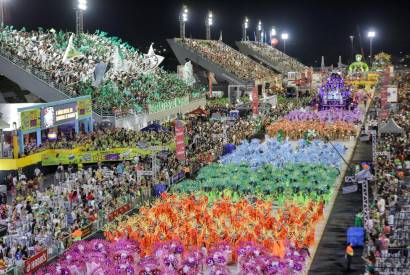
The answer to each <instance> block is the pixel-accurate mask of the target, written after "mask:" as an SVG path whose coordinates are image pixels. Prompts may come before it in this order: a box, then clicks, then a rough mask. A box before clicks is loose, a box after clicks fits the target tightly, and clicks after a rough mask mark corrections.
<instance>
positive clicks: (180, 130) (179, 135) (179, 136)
mask: <svg viewBox="0 0 410 275" xmlns="http://www.w3.org/2000/svg"><path fill="white" fill-rule="evenodd" d="M175 139H176V140H175V141H176V157H177V159H178V160H185V125H184V123H183V122H182V121H180V120H176V121H175Z"/></svg>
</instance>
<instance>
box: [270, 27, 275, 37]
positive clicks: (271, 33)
mask: <svg viewBox="0 0 410 275" xmlns="http://www.w3.org/2000/svg"><path fill="white" fill-rule="evenodd" d="M274 36H276V28H275V27H272V29H271V30H270V37H271V38H272V37H274Z"/></svg>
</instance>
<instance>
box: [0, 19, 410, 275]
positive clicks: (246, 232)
mask: <svg viewBox="0 0 410 275" xmlns="http://www.w3.org/2000/svg"><path fill="white" fill-rule="evenodd" d="M0 41H1V46H0V54H1V55H2V56H3V57H5V58H8V59H10V60H11V61H12V62H15V64H18V65H19V66H24V69H25V70H27V72H30V73H31V74H33V75H36V76H37V77H39V78H41V79H43V80H44V81H47V82H48V83H49V85H53V86H54V87H56V88H58V90H60V91H62V92H64V93H66V94H67V95H68V96H69V97H72V98H73V99H74V101H73V102H72V101H67V100H63V101H61V102H48V103H41V104H40V105H37V106H39V107H38V108H37V109H35V108H36V106H35V105H33V106H30V107H24V108H18V114H19V116H20V117H19V119H20V122H19V123H16V124H15V126H14V128H13V129H11V130H5V131H4V132H3V131H1V132H0V135H1V137H2V138H1V152H2V155H1V158H0V164H1V165H2V166H1V167H0V168H1V169H0V172H1V175H2V176H4V178H2V179H0V180H1V184H2V188H3V189H1V192H0V202H1V205H0V225H1V227H0V233H1V234H2V236H1V239H0V272H4V273H7V274H23V273H33V274H40V275H46V274H47V275H51V274H58V275H60V274H61V275H66V274H84V275H85V274H87V275H88V274H215V275H216V274H261V275H262V274H283V275H285V274H306V273H307V272H309V270H312V266H313V265H314V261H315V254H317V253H320V248H321V247H322V246H320V242H321V240H323V239H324V238H323V235H324V234H327V233H326V232H325V231H324V230H325V227H326V225H327V222H328V220H329V219H332V217H333V219H334V220H335V219H336V218H337V216H336V215H337V213H335V211H333V209H334V207H339V208H340V209H343V211H344V212H349V211H350V210H346V209H345V208H343V207H345V206H340V205H337V204H336V203H335V201H336V200H337V198H338V197H340V196H341V195H342V194H343V196H345V195H346V196H350V195H351V194H352V193H355V195H357V196H359V197H360V198H361V196H362V193H361V192H364V191H363V190H367V186H368V187H369V191H368V194H365V193H363V194H364V195H363V199H364V200H365V197H366V196H370V198H371V200H373V201H374V203H369V204H368V205H367V206H366V204H361V202H360V203H358V202H357V201H358V200H357V199H356V202H355V203H356V204H355V205H354V206H355V211H357V212H354V213H353V212H352V211H350V212H349V214H348V215H350V216H352V217H356V219H355V220H354V226H353V221H352V224H349V225H341V226H343V229H346V230H347V229H348V228H347V227H349V229H350V228H353V231H355V232H356V233H357V234H356V235H354V236H352V235H349V234H348V235H347V236H346V237H347V238H348V243H347V244H346V253H344V254H345V259H346V264H347V269H349V268H350V264H351V261H352V259H353V257H354V256H355V257H356V258H355V259H356V261H358V260H359V259H357V258H360V257H358V255H353V252H352V251H353V248H352V247H354V248H355V249H356V247H364V248H365V249H364V252H363V253H362V254H361V255H360V256H363V260H364V262H363V263H362V264H361V266H360V267H361V268H362V269H363V271H364V270H365V272H366V274H375V272H376V271H377V272H379V273H380V274H406V272H407V271H408V269H409V268H410V267H409V263H408V262H407V257H408V252H407V249H408V245H409V243H410V240H409V232H408V231H409V224H408V219H409V217H410V214H409V203H410V199H409V196H410V195H409V194H410V191H409V188H408V177H409V173H410V159H409V158H410V140H409V138H408V132H409V130H410V108H409V100H410V94H409V93H408V92H407V91H408V89H409V87H410V73H409V72H408V71H406V70H404V71H398V72H396V73H395V74H392V73H390V72H389V70H390V67H388V66H387V65H386V67H385V68H384V71H383V72H374V71H372V72H369V73H368V74H367V72H366V73H362V74H361V75H360V77H359V78H357V79H354V80H352V79H351V78H349V75H348V72H347V71H345V70H342V69H340V70H338V71H337V72H335V71H333V70H331V69H322V71H321V72H317V75H316V76H317V77H318V78H320V81H319V84H318V86H315V84H314V83H313V82H312V83H309V85H310V91H309V92H307V93H299V92H298V91H297V92H296V95H293V94H291V93H280V94H279V93H277V90H275V89H270V90H269V94H266V93H265V90H264V89H260V90H258V85H257V84H258V82H262V83H263V82H264V81H267V82H269V81H272V80H274V81H275V83H276V84H277V85H282V83H279V82H280V81H281V78H280V77H279V76H278V74H277V73H275V72H274V71H273V70H271V69H270V68H268V67H265V66H263V65H262V64H259V63H257V62H256V61H253V60H252V59H251V58H249V57H247V56H246V55H244V54H242V53H240V52H239V51H236V50H235V49H233V48H231V47H230V46H228V45H227V44H225V43H223V42H222V41H214V40H198V39H187V38H178V39H177V40H176V41H177V43H180V44H181V45H183V46H184V47H186V48H188V49H190V50H192V51H194V52H196V53H197V54H199V55H201V56H202V57H204V58H206V59H207V60H208V61H210V62H212V63H213V64H215V65H217V66H220V67H223V68H224V69H225V70H226V71H228V72H230V73H232V74H233V75H235V76H237V77H238V78H240V79H243V80H246V81H249V82H252V84H253V85H254V86H253V87H251V89H250V90H246V88H248V87H245V88H244V87H242V88H244V89H245V90H244V93H243V94H241V95H240V96H238V97H235V98H234V99H232V98H230V97H228V95H230V94H229V93H228V91H227V90H228V87H225V88H227V89H226V90H224V91H218V92H219V93H220V94H219V95H218V96H217V95H215V94H216V93H215V94H212V92H213V90H212V84H209V83H202V84H203V85H204V86H203V87H206V88H207V92H205V88H203V87H201V86H199V85H190V84H189V83H187V82H186V81H184V79H183V77H182V76H181V75H178V74H173V73H169V72H166V71H165V70H164V69H162V68H161V67H160V63H161V60H162V57H160V56H158V55H156V54H155V53H154V51H153V49H152V48H151V49H150V52H149V53H148V54H142V53H140V52H139V51H138V50H137V49H135V48H134V47H133V46H131V45H129V44H128V43H127V42H124V41H122V40H121V39H120V38H117V37H109V36H108V34H107V33H105V32H102V31H96V32H95V33H94V34H87V33H80V34H76V35H75V34H73V33H69V32H63V31H56V30H54V29H49V30H43V29H39V30H37V31H26V30H25V29H21V30H16V29H14V28H12V27H5V28H2V30H1V33H0ZM241 43H244V44H245V45H247V46H248V47H250V48H252V49H253V50H255V51H256V52H258V53H260V54H261V55H263V56H264V57H266V58H267V59H269V60H271V61H272V62H275V64H278V66H281V68H282V70H283V71H294V70H300V71H303V70H305V69H306V67H305V66H304V65H303V64H301V63H299V62H298V61H296V60H295V59H291V58H290V57H288V56H287V55H285V54H283V53H282V52H280V51H279V50H277V49H275V48H273V47H271V46H269V45H264V44H263V43H259V42H250V41H246V42H241ZM181 65H184V64H181ZM0 69H1V68H0ZM191 73H192V74H194V73H195V72H191ZM335 78H337V79H338V80H340V82H341V83H342V82H343V81H344V79H346V87H347V86H348V89H347V88H346V90H348V91H349V93H346V94H343V95H342V90H343V89H342V88H345V87H344V86H343V87H341V86H337V89H333V88H332V87H333V86H332V85H333V84H334V83H333V82H332V81H333V80H334V79H335ZM306 79H307V78H306ZM348 80H349V81H348ZM310 81H312V79H310ZM354 81H358V82H359V84H358V85H356V84H355V82H354ZM210 82H212V81H210ZM338 83H339V82H338ZM208 84H209V85H208ZM206 85H208V86H206ZM338 85H339V84H338ZM343 85H344V82H343ZM227 86H228V85H227ZM392 86H394V87H396V88H397V89H396V92H397V99H396V101H397V102H394V103H398V104H397V105H395V106H396V107H397V108H391V109H388V106H387V104H386V102H387V89H388V88H392ZM326 87H330V88H329V89H330V90H329V91H328V92H327V93H320V92H319V93H318V92H317V90H319V91H320V90H321V88H322V90H323V89H324V88H326ZM339 88H340V90H339ZM280 90H282V87H281V89H280ZM343 91H344V90H343ZM83 95H90V96H91V100H92V109H94V110H95V109H99V110H104V111H106V112H110V113H114V114H116V116H117V117H124V116H128V115H130V114H142V113H149V111H150V106H152V105H153V104H156V103H159V104H163V103H164V102H167V101H170V100H173V99H175V98H183V97H188V98H189V99H194V98H204V97H205V96H206V104H204V105H203V106H201V107H199V108H197V109H195V110H192V111H189V112H182V111H181V110H182V109H179V112H178V114H177V116H176V117H172V116H171V115H169V116H166V117H163V118H161V119H159V120H156V121H149V122H148V123H145V125H144V127H135V128H133V127H129V128H128V129H125V128H118V127H117V128H116V127H115V126H116V125H115V123H114V124H113V125H108V126H107V125H104V124H103V123H93V124H92V125H89V121H91V123H92V122H95V121H93V117H92V115H93V114H92V111H91V107H90V110H88V109H87V108H86V107H84V104H85V103H84V100H85V101H86V100H87V99H84V98H80V100H78V102H77V101H75V100H76V98H77V97H78V96H83ZM268 98H271V99H272V98H273V99H274V100H271V101H269V100H268ZM259 99H261V101H263V104H265V103H266V102H268V103H269V104H266V106H267V107H266V106H265V105H262V104H260V103H259ZM88 100H90V98H89V97H88ZM329 102H330V103H334V104H333V105H331V104H328V103H329ZM53 104H55V105H53ZM165 105H166V104H165ZM262 106H265V108H266V111H264V112H261V110H260V109H262ZM329 106H333V107H329ZM173 107H175V106H173ZM27 108H31V109H27ZM176 108H181V106H176ZM164 110H165V111H164V112H167V111H169V110H170V108H169V109H167V108H164ZM376 110H379V112H376ZM24 112H26V114H27V113H29V115H27V116H29V117H28V118H27V117H26V122H27V123H26V124H24V123H23V122H22V121H21V120H23V117H24V115H23V113H24ZM50 114H51V115H50ZM67 114H69V115H72V116H68V115H67ZM57 115H59V116H60V117H59V119H57ZM47 116H49V117H50V116H51V122H50V121H48V122H47V123H51V124H50V125H51V126H50V125H49V124H47V123H45V120H46V119H47ZM377 120H378V121H379V122H378V123H377V122H375V121H377ZM59 122H61V123H59ZM8 123H9V122H7V123H6V122H4V124H8ZM11 124H12V123H11ZM46 125H47V126H46ZM375 125H379V126H378V127H374V126H375ZM2 127H3V126H2ZM373 128H376V130H377V131H379V136H378V137H377V139H376V137H375V135H372V134H371V132H370V131H369V129H370V130H371V129H373ZM4 129H9V128H8V127H5V126H4ZM2 130H3V128H2ZM362 139H363V140H362ZM369 140H371V142H372V143H371V142H369ZM366 142H367V143H366ZM362 143H363V144H364V143H366V144H367V146H368V147H370V146H373V147H372V149H373V156H374V158H375V159H374V160H375V162H374V163H371V161H370V162H362V163H355V167H354V169H353V168H352V166H353V155H354V154H356V152H355V148H356V147H358V146H361V144H362ZM376 152H379V154H376ZM381 152H382V153H381ZM382 156H388V157H386V158H384V157H382ZM368 157H369V158H370V156H368ZM6 168H7V169H6ZM349 173H350V175H351V176H350V179H351V182H354V184H349V185H347V183H349V182H347V180H346V177H345V176H348V174H349ZM363 175H365V176H363ZM358 182H360V184H359V185H360V188H359V187H358V185H357V184H358ZM346 190H347V191H346ZM352 190H353V191H352ZM358 190H360V194H359V191H358ZM343 211H338V212H343ZM356 214H357V215H356ZM332 215H333V216H332ZM355 215H356V216H355ZM350 216H349V217H350ZM352 220H353V218H352ZM364 232H366V235H365V234H364ZM344 237H345V236H343V240H344ZM338 241H339V239H338ZM325 246H326V243H325ZM322 248H323V247H322ZM342 249H344V247H343V248H342ZM355 251H356V250H355ZM360 253H361V252H360ZM358 254H359V253H358ZM343 263H344V264H345V261H344V262H343Z"/></svg>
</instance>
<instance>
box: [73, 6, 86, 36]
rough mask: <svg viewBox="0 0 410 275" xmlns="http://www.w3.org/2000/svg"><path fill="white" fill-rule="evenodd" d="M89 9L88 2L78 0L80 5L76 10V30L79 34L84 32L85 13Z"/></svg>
mask: <svg viewBox="0 0 410 275" xmlns="http://www.w3.org/2000/svg"><path fill="white" fill-rule="evenodd" d="M86 9H87V0H78V5H77V8H76V10H75V17H76V24H75V30H76V33H77V34H80V33H83V32H84V11H85V10H86Z"/></svg>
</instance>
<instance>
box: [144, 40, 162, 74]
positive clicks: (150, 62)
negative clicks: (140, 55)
mask: <svg viewBox="0 0 410 275" xmlns="http://www.w3.org/2000/svg"><path fill="white" fill-rule="evenodd" d="M164 59H165V58H164V57H163V56H160V55H157V54H155V51H154V47H153V44H151V46H150V47H149V50H148V53H147V54H144V60H143V66H142V67H143V70H142V73H143V74H146V73H149V72H150V71H152V70H154V69H156V68H157V67H158V66H159V65H160V64H161V63H162V62H163V61H164Z"/></svg>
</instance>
